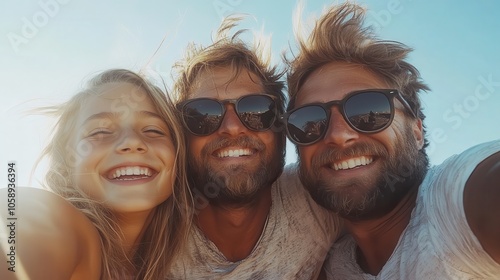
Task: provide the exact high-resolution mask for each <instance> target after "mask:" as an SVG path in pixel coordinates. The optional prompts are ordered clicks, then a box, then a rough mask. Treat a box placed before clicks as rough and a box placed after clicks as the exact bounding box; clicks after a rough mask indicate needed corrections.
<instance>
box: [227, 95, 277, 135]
mask: <svg viewBox="0 0 500 280" xmlns="http://www.w3.org/2000/svg"><path fill="white" fill-rule="evenodd" d="M236 110H237V112H238V117H239V118H240V120H241V122H243V123H244V124H245V125H246V126H247V127H248V128H251V129H253V130H264V129H268V128H270V127H271V125H272V122H273V121H274V118H275V113H274V112H275V110H274V102H273V100H272V99H271V98H269V97H268V96H263V95H252V96H247V97H244V98H242V99H241V100H240V101H239V102H238V107H237V108H236Z"/></svg>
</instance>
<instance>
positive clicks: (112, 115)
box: [82, 111, 164, 126]
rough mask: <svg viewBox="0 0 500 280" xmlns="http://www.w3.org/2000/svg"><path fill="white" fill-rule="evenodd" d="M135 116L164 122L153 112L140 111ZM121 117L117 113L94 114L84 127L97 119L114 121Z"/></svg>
mask: <svg viewBox="0 0 500 280" xmlns="http://www.w3.org/2000/svg"><path fill="white" fill-rule="evenodd" d="M135 114H139V115H143V116H147V117H152V118H157V119H160V120H162V121H164V120H163V118H162V117H161V116H160V115H158V114H157V113H154V112H151V111H139V112H135ZM120 115H121V114H120V113H116V112H101V113H97V114H93V115H92V116H90V117H88V118H87V119H85V120H84V121H83V123H82V126H83V125H85V124H86V123H88V122H90V121H92V120H95V119H114V118H118V117H120Z"/></svg>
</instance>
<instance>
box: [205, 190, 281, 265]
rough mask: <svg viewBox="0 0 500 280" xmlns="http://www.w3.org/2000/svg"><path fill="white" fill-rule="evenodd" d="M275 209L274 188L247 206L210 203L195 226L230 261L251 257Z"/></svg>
mask: <svg viewBox="0 0 500 280" xmlns="http://www.w3.org/2000/svg"><path fill="white" fill-rule="evenodd" d="M270 209H271V187H270V186H269V187H267V188H264V189H262V190H261V191H260V193H259V194H258V198H257V199H256V200H255V202H254V203H252V204H249V205H245V206H232V205H229V206H222V205H217V206H216V205H212V204H209V205H208V206H207V207H205V208H203V209H202V210H201V211H200V212H199V213H198V216H197V219H196V220H195V223H196V224H197V226H198V227H199V228H200V230H201V231H202V232H203V233H204V234H205V236H206V237H207V238H208V239H210V240H211V241H212V242H213V243H214V244H215V245H216V246H217V248H218V249H219V250H220V252H221V253H222V254H223V255H224V256H225V257H226V259H227V260H228V261H232V262H236V261H239V260H242V259H244V258H246V257H248V256H249V255H250V253H251V252H252V250H253V248H254V247H255V245H256V244H257V241H258V240H259V238H260V236H261V235H262V231H263V229H264V226H265V224H266V221H267V216H268V214H269V210H270Z"/></svg>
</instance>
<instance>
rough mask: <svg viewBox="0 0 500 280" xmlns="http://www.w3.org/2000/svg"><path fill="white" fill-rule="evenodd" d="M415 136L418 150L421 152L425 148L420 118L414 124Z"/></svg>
mask: <svg viewBox="0 0 500 280" xmlns="http://www.w3.org/2000/svg"><path fill="white" fill-rule="evenodd" d="M413 135H414V136H415V141H416V142H417V147H418V149H419V150H421V149H422V147H423V146H424V129H423V128H422V120H421V119H420V118H417V119H416V120H415V121H414V122H413Z"/></svg>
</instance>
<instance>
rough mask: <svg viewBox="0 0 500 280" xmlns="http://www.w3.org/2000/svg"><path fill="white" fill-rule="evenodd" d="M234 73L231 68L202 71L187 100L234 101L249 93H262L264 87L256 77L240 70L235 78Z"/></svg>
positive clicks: (244, 70) (233, 69) (234, 69)
mask: <svg viewBox="0 0 500 280" xmlns="http://www.w3.org/2000/svg"><path fill="white" fill-rule="evenodd" d="M236 71H237V70H236V68H234V67H231V66H227V67H217V68H213V69H209V70H206V71H204V72H203V73H201V74H200V75H199V76H198V77H197V78H196V81H195V85H194V88H193V90H192V92H191V94H190V95H189V99H193V98H200V97H208V98H215V99H233V98H234V99H236V98H238V97H240V96H243V95H247V94H249V93H264V87H263V86H262V84H261V82H260V80H259V78H258V77H257V75H255V74H253V73H252V72H250V71H248V70H247V69H245V68H242V69H241V70H240V72H239V73H238V75H236V76H235V73H236Z"/></svg>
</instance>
